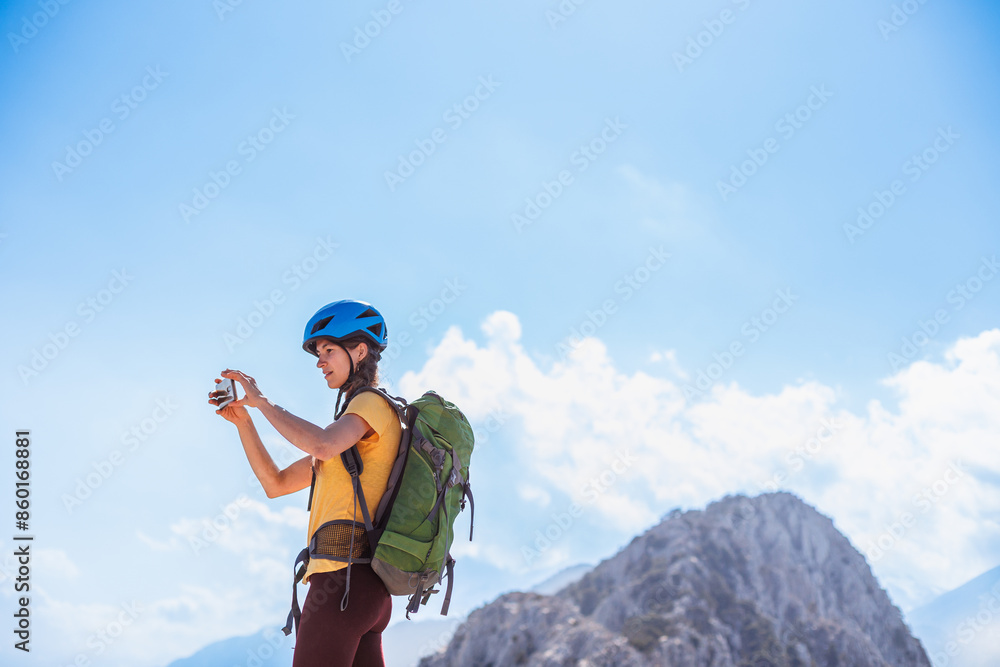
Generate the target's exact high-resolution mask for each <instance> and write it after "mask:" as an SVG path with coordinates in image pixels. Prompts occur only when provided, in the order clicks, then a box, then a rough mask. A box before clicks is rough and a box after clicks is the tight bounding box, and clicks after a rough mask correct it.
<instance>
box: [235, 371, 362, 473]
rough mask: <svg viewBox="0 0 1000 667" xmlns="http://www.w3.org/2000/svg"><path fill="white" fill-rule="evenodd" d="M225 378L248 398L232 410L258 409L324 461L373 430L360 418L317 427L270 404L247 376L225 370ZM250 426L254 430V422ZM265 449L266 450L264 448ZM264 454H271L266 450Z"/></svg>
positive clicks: (348, 417)
mask: <svg viewBox="0 0 1000 667" xmlns="http://www.w3.org/2000/svg"><path fill="white" fill-rule="evenodd" d="M221 375H222V377H224V378H231V379H233V380H236V381H238V382H239V383H240V384H241V385H242V386H243V391H244V392H245V393H246V396H244V397H243V398H241V399H239V400H236V401H233V402H232V403H230V404H229V405H230V406H244V405H246V406H250V407H254V408H257V409H258V410H260V412H261V414H263V415H264V417H265V418H266V419H267V421H269V422H271V425H272V426H274V428H275V430H276V431H278V433H280V434H281V435H282V436H283V437H284V438H285V439H286V440H288V442H290V443H292V444H293V445H295V446H296V447H298V448H299V449H301V450H302V451H303V452H305V453H306V454H309V455H310V456H314V457H316V458H317V459H319V460H321V461H326V460H327V459H331V458H333V457H334V456H338V455H340V453H341V452H344V451H346V450H348V449H350V448H351V447H352V446H354V445H355V444H356V443H357V442H358V440H360V439H361V438H362V437H363V436H364V435H365V433H367V432H368V431H369V430H371V427H369V425H368V422H366V421H365V420H364V419H362V418H361V417H359V416H358V415H356V414H348V415H344V416H343V417H341V418H340V419H338V420H337V421H335V422H333V423H332V424H330V425H329V426H327V427H326V428H323V427H321V426H317V425H316V424H313V423H312V422H309V421H306V420H305V419H302V418H301V417H296V416H295V415H293V414H292V413H291V412H289V411H288V410H285V409H284V408H283V407H281V406H280V405H277V404H275V403H274V402H272V401H271V400H269V399H268V398H267V397H266V396H264V394H263V393H261V391H260V389H258V388H257V383H256V381H255V380H254V379H253V378H252V377H250V376H248V375H246V374H245V373H242V372H240V371H232V370H225V371H223V372H222V373H221ZM250 426H251V428H253V423H252V422H251V424H250ZM241 434H242V432H241ZM254 434H256V429H254ZM258 441H259V438H258ZM261 449H263V446H261ZM264 454H267V451H266V450H265V451H264ZM248 457H249V454H248ZM268 458H270V456H268ZM251 465H252V463H251ZM272 465H273V462H272ZM255 472H256V470H255ZM258 479H259V476H258ZM310 479H311V478H310Z"/></svg>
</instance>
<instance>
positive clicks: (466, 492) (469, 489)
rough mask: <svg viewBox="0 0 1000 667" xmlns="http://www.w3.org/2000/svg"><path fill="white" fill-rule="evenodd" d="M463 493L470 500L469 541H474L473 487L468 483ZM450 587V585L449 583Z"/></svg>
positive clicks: (463, 503)
mask: <svg viewBox="0 0 1000 667" xmlns="http://www.w3.org/2000/svg"><path fill="white" fill-rule="evenodd" d="M462 493H463V495H464V496H468V498H469V541H470V542H471V541H472V527H473V525H474V524H475V522H476V501H475V500H473V498H472V487H471V486H469V483H468V482H466V483H465V486H464V487H463V488H462ZM462 507H463V508H464V507H465V500H464V499H463V501H462ZM449 585H450V583H449Z"/></svg>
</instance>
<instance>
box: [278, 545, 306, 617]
mask: <svg viewBox="0 0 1000 667" xmlns="http://www.w3.org/2000/svg"><path fill="white" fill-rule="evenodd" d="M299 563H302V567H301V568H299V571H298V572H295V568H297V567H298V566H299ZM307 567H309V549H308V548H305V549H303V550H302V551H300V552H299V555H298V557H297V558H296V559H295V564H294V565H292V572H295V578H294V580H293V581H292V608H291V610H290V611H289V612H288V618H287V619H286V620H285V627H283V628H281V631H282V632H284V633H285V636H286V637H287V636H288V635H290V634H291V633H292V625H293V624H294V626H295V636H296V637H298V635H299V624H300V623H301V621H302V611H301V610H300V609H299V596H298V591H297V590H296V589H297V588H298V584H299V582H300V581H302V577H304V576H305V574H306V568H307Z"/></svg>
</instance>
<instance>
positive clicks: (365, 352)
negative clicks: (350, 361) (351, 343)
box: [354, 343, 368, 364]
mask: <svg viewBox="0 0 1000 667" xmlns="http://www.w3.org/2000/svg"><path fill="white" fill-rule="evenodd" d="M356 349H359V350H361V355H360V356H359V357H358V359H357V361H355V362H354V363H355V364H360V363H361V362H362V361H363V360H364V358H365V357H367V356H368V343H358V347H357V348H356Z"/></svg>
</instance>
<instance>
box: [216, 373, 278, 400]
mask: <svg viewBox="0 0 1000 667" xmlns="http://www.w3.org/2000/svg"><path fill="white" fill-rule="evenodd" d="M220 375H221V376H222V377H224V378H227V379H229V380H236V381H237V382H239V383H240V385H241V386H242V387H243V393H244V394H245V395H244V396H243V398H240V399H237V400H235V401H233V402H232V403H230V404H229V406H236V407H241V406H245V407H248V408H258V409H259V408H260V406H261V405H263V404H264V403H266V402H267V398H265V397H264V394H262V393H261V391H260V389H258V388H257V381H256V380H254V379H253V378H252V377H250V376H249V375H247V374H246V373H244V372H242V371H234V370H230V369H228V368H227V369H226V370H224V371H222V373H220Z"/></svg>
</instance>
